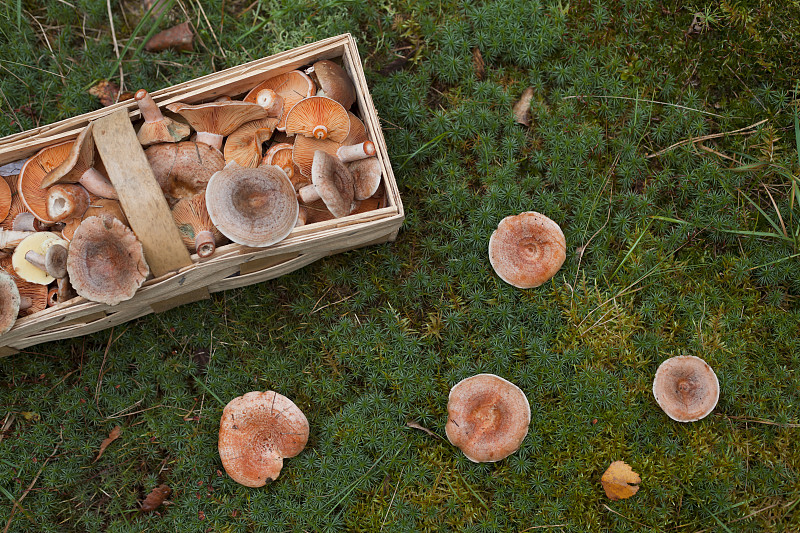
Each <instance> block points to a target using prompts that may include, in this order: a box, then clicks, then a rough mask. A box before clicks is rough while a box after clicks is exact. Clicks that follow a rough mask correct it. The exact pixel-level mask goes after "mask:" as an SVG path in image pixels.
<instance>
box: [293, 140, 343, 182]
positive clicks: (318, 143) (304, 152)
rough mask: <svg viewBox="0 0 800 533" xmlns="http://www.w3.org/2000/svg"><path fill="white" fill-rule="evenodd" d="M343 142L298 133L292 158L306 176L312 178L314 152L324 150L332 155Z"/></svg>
mask: <svg viewBox="0 0 800 533" xmlns="http://www.w3.org/2000/svg"><path fill="white" fill-rule="evenodd" d="M341 146H342V145H341V144H340V143H337V142H334V141H332V140H330V139H315V138H314V137H303V136H302V135H298V136H297V137H295V138H294V145H293V148H292V160H293V161H294V164H295V165H296V166H297V169H298V170H299V171H300V174H301V175H303V176H305V177H306V178H311V166H312V165H313V163H314V152H316V151H317V150H322V151H323V152H325V153H328V154H330V155H332V156H336V152H337V151H338V150H339V148H341Z"/></svg>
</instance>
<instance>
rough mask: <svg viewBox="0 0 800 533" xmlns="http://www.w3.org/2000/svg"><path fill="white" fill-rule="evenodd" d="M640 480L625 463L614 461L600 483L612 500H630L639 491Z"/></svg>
mask: <svg viewBox="0 0 800 533" xmlns="http://www.w3.org/2000/svg"><path fill="white" fill-rule="evenodd" d="M641 482H642V479H641V478H640V477H639V474H637V473H636V472H634V471H633V469H632V468H631V467H630V466H629V465H628V464H627V463H626V462H625V461H614V462H613V463H611V466H609V467H608V470H606V471H605V473H604V474H603V477H601V478H600V483H602V484H603V489H604V490H605V491H606V496H608V497H609V498H611V499H612V500H624V499H625V498H630V497H631V496H633V495H634V494H636V492H637V491H638V490H639V483H641Z"/></svg>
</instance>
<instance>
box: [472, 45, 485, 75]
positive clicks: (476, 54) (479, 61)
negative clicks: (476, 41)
mask: <svg viewBox="0 0 800 533" xmlns="http://www.w3.org/2000/svg"><path fill="white" fill-rule="evenodd" d="M472 65H473V66H474V67H475V75H476V76H477V77H478V79H479V80H482V79H483V77H484V76H485V75H486V63H485V62H484V61H483V55H482V54H481V51H480V49H479V48H478V47H477V46H476V47H475V48H473V49H472Z"/></svg>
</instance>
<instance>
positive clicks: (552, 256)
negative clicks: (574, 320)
mask: <svg viewBox="0 0 800 533" xmlns="http://www.w3.org/2000/svg"><path fill="white" fill-rule="evenodd" d="M566 251H567V243H566V239H565V238H564V233H563V232H562V231H561V228H560V227H559V225H558V224H556V223H555V222H553V221H552V220H550V219H549V218H547V217H546V216H544V215H542V214H541V213H537V212H535V211H527V212H525V213H520V214H519V215H512V216H507V217H506V218H504V219H503V220H501V221H500V223H499V224H498V225H497V229H496V230H495V231H494V233H492V237H491V238H490V239H489V262H490V263H491V264H492V268H494V271H495V272H496V273H497V275H498V276H500V279H502V280H503V281H505V282H506V283H509V284H511V285H513V286H514V287H517V288H520V289H529V288H532V287H538V286H539V285H541V284H542V283H544V282H546V281H547V280H549V279H550V278H552V277H553V276H555V274H556V272H558V270H559V269H560V268H561V265H563V264H564V259H566Z"/></svg>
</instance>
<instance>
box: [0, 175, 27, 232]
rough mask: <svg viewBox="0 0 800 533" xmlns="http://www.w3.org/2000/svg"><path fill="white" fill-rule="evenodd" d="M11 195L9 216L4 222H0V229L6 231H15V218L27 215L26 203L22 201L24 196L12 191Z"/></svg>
mask: <svg viewBox="0 0 800 533" xmlns="http://www.w3.org/2000/svg"><path fill="white" fill-rule="evenodd" d="M15 187H16V185H15ZM11 194H12V196H11V207H9V209H8V214H7V215H6V216H5V218H4V219H3V221H2V222H0V228H3V229H5V230H9V229H13V226H14V218H15V217H16V216H17V215H19V214H20V213H27V208H26V207H25V202H23V201H22V196H20V195H19V194H17V193H16V192H15V191H12V193H11Z"/></svg>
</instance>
